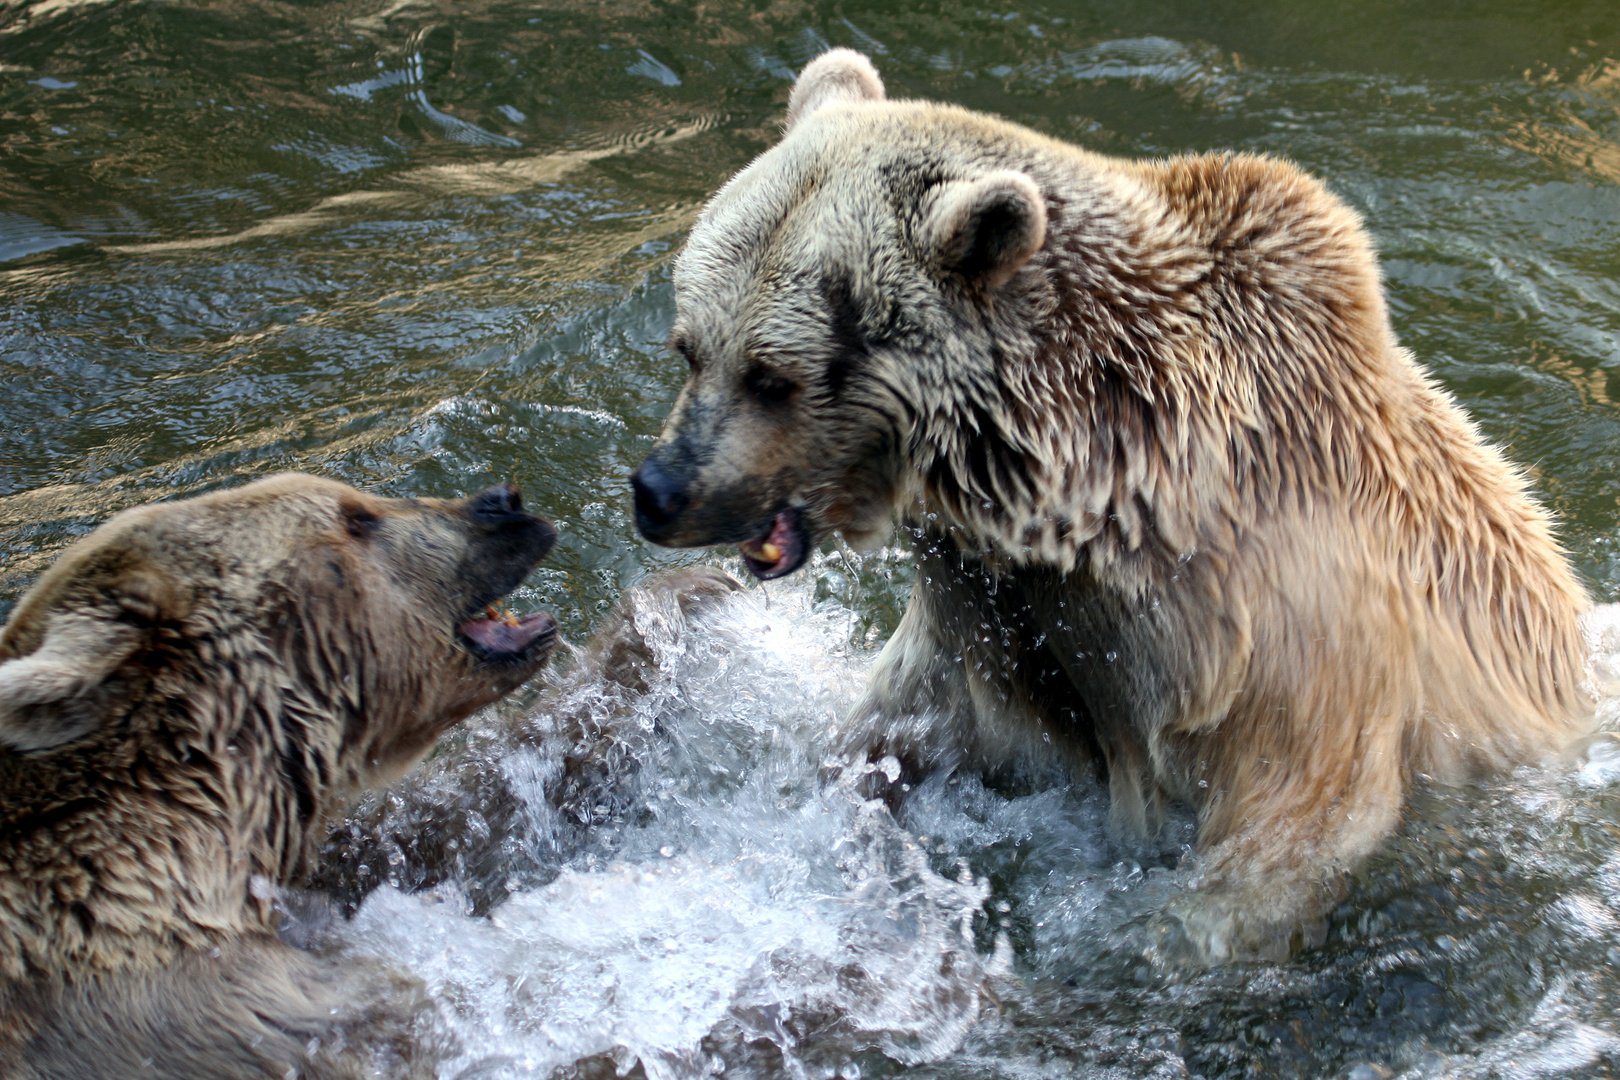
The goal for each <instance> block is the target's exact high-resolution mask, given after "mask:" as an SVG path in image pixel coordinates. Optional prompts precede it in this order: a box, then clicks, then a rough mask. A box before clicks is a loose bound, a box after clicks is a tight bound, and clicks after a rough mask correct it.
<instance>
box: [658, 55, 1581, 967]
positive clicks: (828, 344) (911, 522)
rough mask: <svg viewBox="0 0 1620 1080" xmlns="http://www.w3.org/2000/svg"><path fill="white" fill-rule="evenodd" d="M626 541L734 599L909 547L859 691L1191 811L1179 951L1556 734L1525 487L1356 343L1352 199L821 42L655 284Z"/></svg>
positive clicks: (934, 758)
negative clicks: (660, 424)
mask: <svg viewBox="0 0 1620 1080" xmlns="http://www.w3.org/2000/svg"><path fill="white" fill-rule="evenodd" d="M675 293H676V317H675V322H674V327H673V331H672V334H671V337H670V341H671V346H672V348H673V349H674V350H675V351H676V352H678V353H679V354H680V355H681V356H682V357H684V358H685V360H686V361H687V363H688V364H689V365H690V369H691V370H690V375H689V378H688V379H687V382H686V386H685V388H684V389H683V390H682V392H681V394H680V397H679V399H678V400H677V401H676V403H675V406H674V409H673V412H672V414H671V416H670V418H669V421H668V424H667V425H666V427H665V429H664V432H663V434H662V436H661V438H660V439H659V441H658V443H657V445H656V446H655V447H654V449H653V450H652V452H651V454H650V455H649V456H648V458H647V460H646V462H645V463H644V464H643V465H642V466H641V467H640V469H639V470H638V472H637V474H636V476H635V477H634V488H635V500H636V503H635V505H636V516H637V523H638V526H639V527H640V529H641V532H642V533H643V535H645V536H646V537H647V538H648V539H650V540H653V541H656V542H658V543H661V544H668V545H673V546H690V545H707V544H722V543H736V544H740V546H741V551H742V555H743V558H744V560H745V562H746V563H747V565H748V567H749V569H750V570H751V571H752V572H753V573H754V574H755V575H756V576H758V577H760V578H772V577H778V576H780V575H783V574H787V573H790V572H792V571H793V570H795V569H796V568H797V567H799V566H800V565H801V564H802V563H803V562H804V560H805V558H806V557H807V556H808V555H809V553H810V552H811V550H812V549H813V548H814V547H815V546H816V544H817V543H818V542H819V541H821V540H822V539H823V538H824V537H827V536H828V535H829V534H832V533H835V532H836V533H842V534H843V535H844V536H846V537H848V538H850V539H852V540H854V541H856V542H859V541H862V540H868V541H869V540H871V539H873V538H875V537H881V536H882V535H883V534H884V533H885V532H886V530H887V528H888V526H889V522H890V520H891V517H893V516H896V515H897V516H898V517H899V519H900V522H901V524H902V526H903V527H904V528H905V529H906V530H907V531H909V533H910V534H911V535H912V536H913V537H914V546H915V551H916V557H917V560H918V576H917V582H916V586H915V588H914V591H913V595H912V599H911V603H910V606H909V608H908V610H907V612H906V614H905V617H904V618H903V620H902V621H901V624H900V626H899V628H898V630H897V631H896V633H895V635H894V637H893V638H892V640H890V641H889V643H888V645H887V647H886V648H885V649H884V650H883V652H882V654H881V656H880V657H879V659H878V661H877V663H876V668H875V670H874V673H873V675H872V679H871V684H870V690H869V693H868V695H867V700H866V702H865V703H864V705H863V706H862V707H861V713H862V714H863V716H865V717H866V718H868V719H869V720H870V723H869V724H868V725H867V731H868V735H867V736H866V744H867V749H869V750H870V752H871V753H873V754H886V753H891V752H892V753H896V754H897V755H899V757H900V758H901V759H902V761H903V762H904V763H905V764H907V765H908V766H910V767H911V768H912V769H913V770H915V769H917V768H928V767H930V766H933V767H938V766H940V765H950V764H951V763H952V762H953V761H971V760H976V761H977V762H979V763H980V764H994V763H995V762H996V761H997V760H998V759H1000V758H1004V757H1005V756H1006V755H1007V754H1008V753H1009V752H1010V751H1011V750H1012V749H1013V748H1015V747H1019V746H1028V745H1030V744H1031V742H1032V741H1033V744H1034V745H1035V746H1037V747H1039V746H1042V745H1045V743H1046V742H1051V743H1052V744H1054V745H1056V746H1057V747H1060V748H1061V749H1062V750H1063V752H1064V753H1066V754H1067V755H1069V756H1070V758H1071V759H1073V760H1084V759H1088V758H1089V759H1091V760H1096V761H1099V762H1100V765H1101V767H1102V768H1103V769H1105V771H1106V775H1107V778H1108V784H1109V786H1110V789H1111V792H1112V802H1113V806H1114V810H1115V815H1116V817H1117V819H1118V820H1119V821H1120V822H1122V823H1124V824H1128V825H1130V826H1134V827H1135V828H1136V829H1138V830H1142V829H1151V828H1152V827H1153V825H1154V822H1155V821H1156V820H1157V817H1158V813H1159V810H1160V807H1161V806H1162V805H1163V803H1164V801H1165V800H1166V799H1174V800H1181V801H1183V802H1185V803H1187V804H1190V805H1191V806H1193V807H1194V808H1196V811H1197V814H1198V820H1199V834H1198V848H1199V851H1200V859H1199V862H1198V865H1199V867H1200V868H1201V869H1200V871H1199V874H1200V876H1199V878H1198V880H1199V881H1200V887H1199V888H1198V889H1197V890H1196V891H1195V892H1193V893H1190V894H1188V895H1186V896H1184V897H1183V898H1182V900H1181V902H1180V904H1179V909H1178V910H1179V917H1178V915H1177V914H1168V915H1167V916H1166V917H1165V920H1164V923H1163V924H1162V925H1161V929H1165V928H1168V929H1172V930H1184V931H1185V932H1186V934H1187V935H1188V937H1187V938H1186V939H1184V940H1186V941H1189V942H1190V944H1192V945H1193V946H1195V947H1196V949H1197V954H1196V955H1198V956H1200V957H1202V958H1203V959H1206V960H1216V961H1218V960H1221V959H1223V958H1227V957H1231V956H1238V955H1256V954H1259V955H1279V954H1281V953H1284V952H1287V951H1288V950H1289V949H1291V948H1293V947H1296V946H1297V945H1298V944H1299V942H1300V940H1301V932H1302V931H1303V932H1304V934H1305V939H1306V940H1308V939H1309V937H1310V935H1311V933H1312V932H1314V931H1315V930H1316V929H1317V928H1318V927H1319V924H1317V923H1316V922H1315V921H1314V920H1315V918H1316V916H1317V915H1319V914H1320V913H1321V912H1322V911H1323V910H1324V907H1325V906H1326V905H1327V904H1328V903H1329V902H1330V900H1331V898H1332V897H1334V896H1335V895H1337V893H1338V891H1339V889H1340V888H1341V886H1342V881H1343V877H1344V875H1345V873H1346V872H1347V871H1348V870H1350V869H1351V868H1353V867H1354V866H1355V865H1356V863H1357V862H1358V861H1359V860H1361V859H1362V858H1364V857H1365V856H1366V855H1367V854H1368V853H1369V852H1371V851H1372V850H1374V849H1375V848H1376V847H1377V846H1378V845H1379V843H1380V841H1381V840H1383V838H1384V837H1385V836H1387V835H1388V834H1389V832H1390V831H1391V830H1392V829H1393V828H1394V827H1395V826H1396V824H1397V822H1398V820H1399V817H1400V813H1401V809H1402V805H1403V800H1404V795H1405V791H1406V789H1407V788H1408V786H1409V785H1410V783H1411V782H1412V781H1413V779H1414V778H1415V777H1417V776H1419V775H1420V774H1421V775H1426V776H1430V777H1435V778H1437V779H1439V780H1442V781H1445V780H1456V779H1459V778H1461V777H1463V776H1465V775H1467V774H1468V773H1470V772H1471V771H1474V770H1476V769H1479V768H1487V769H1500V768H1502V767H1505V766H1508V765H1511V764H1513V763H1516V762H1527V761H1532V760H1535V759H1537V758H1538V757H1540V756H1541V755H1543V754H1546V753H1548V752H1550V751H1555V750H1558V749H1559V748H1562V747H1566V746H1567V745H1568V744H1570V743H1571V741H1572V740H1573V739H1575V738H1576V737H1578V736H1580V735H1581V734H1582V733H1583V732H1585V731H1587V730H1588V728H1589V726H1590V716H1591V703H1590V701H1589V700H1588V694H1587V692H1586V690H1585V689H1584V688H1583V685H1582V663H1583V647H1582V642H1581V636H1580V632H1579V630H1578V628H1577V625H1576V624H1577V616H1578V614H1579V613H1580V612H1581V611H1582V609H1583V608H1584V607H1585V606H1586V604H1587V599H1586V596H1585V593H1584V591H1583V589H1582V587H1581V585H1580V584H1579V583H1578V582H1577V581H1576V580H1575V578H1574V576H1573V575H1572V573H1571V571H1570V568H1569V566H1568V565H1567V563H1566V561H1565V559H1564V557H1563V555H1562V554H1561V552H1560V550H1559V547H1558V545H1557V543H1556V541H1555V539H1554V537H1553V532H1552V527H1551V523H1550V522H1549V519H1548V516H1547V514H1546V513H1545V512H1544V511H1543V510H1542V509H1541V508H1540V507H1539V506H1538V505H1537V504H1536V503H1535V501H1534V500H1533V499H1532V498H1531V496H1530V495H1529V493H1528V492H1527V490H1526V489H1527V485H1526V482H1525V478H1524V476H1523V475H1522V474H1521V473H1520V472H1519V471H1518V470H1516V469H1515V468H1514V467H1513V466H1512V465H1510V464H1509V463H1508V462H1507V461H1505V460H1504V459H1503V457H1502V455H1501V454H1500V453H1499V452H1498V451H1497V450H1495V449H1494V448H1493V447H1491V446H1489V445H1488V444H1486V443H1485V442H1484V441H1483V440H1482V439H1481V437H1480V435H1479V433H1478V431H1477V430H1476V429H1475V427H1474V426H1473V424H1472V423H1470V422H1469V420H1468V418H1467V417H1466V416H1465V415H1464V414H1463V413H1462V411H1461V410H1460V409H1459V408H1458V407H1457V405H1456V404H1455V403H1454V402H1453V400H1452V399H1451V397H1450V396H1449V395H1448V394H1447V393H1446V392H1445V391H1443V390H1441V389H1440V388H1439V387H1437V386H1436V385H1435V384H1434V382H1433V381H1432V380H1431V379H1430V378H1429V377H1428V376H1427V375H1426V374H1425V373H1424V371H1423V369H1422V368H1421V367H1420V366H1419V365H1418V364H1417V363H1416V362H1415V361H1414V359H1413V358H1412V356H1411V354H1410V353H1408V352H1407V351H1406V350H1405V349H1403V348H1402V347H1401V346H1400V345H1399V344H1398V343H1397V342H1396V340H1395V337H1394V334H1393V332H1392V331H1391V328H1390V324H1389V318H1388V314H1387V312H1386V309H1385V304H1384V298H1383V295H1382V291H1381V286H1380V281H1379V269H1378V264H1377V261H1376V259H1375V257H1374V254H1373V251H1372V247H1371V245H1370V243H1369V242H1368V238H1367V236H1366V234H1365V232H1364V231H1363V229H1362V227H1361V224H1360V222H1359V220H1358V218H1357V216H1356V214H1355V213H1354V212H1353V211H1352V210H1350V209H1349V208H1348V207H1346V206H1345V205H1344V204H1343V203H1342V202H1340V201H1339V200H1338V199H1337V198H1335V197H1334V196H1333V195H1332V194H1331V193H1330V192H1329V191H1328V190H1327V189H1326V188H1325V187H1323V185H1322V184H1321V183H1320V182H1318V181H1316V180H1314V179H1312V178H1311V177H1310V176H1307V175H1306V174H1305V173H1303V172H1301V171H1300V170H1299V169H1297V168H1295V167H1294V166H1292V165H1290V164H1287V163H1286V162H1282V161H1278V160H1275V159H1270V158H1265V157H1256V156H1250V155H1244V154H1210V155H1201V156H1185V157H1174V158H1169V159H1165V160H1159V161H1122V160H1117V159H1113V158H1108V157H1104V156H1101V155H1098V154H1094V153H1090V152H1087V151H1085V150H1081V149H1079V148H1077V147H1074V146H1070V145H1068V144H1066V143H1062V142H1059V141H1057V140H1054V139H1050V138H1047V137H1045V136H1043V135H1040V134H1038V133H1036V132H1033V131H1030V130H1028V129H1025V128H1022V127H1018V126H1016V125H1014V124H1010V123H1005V122H1002V121H1000V120H998V119H995V118H993V117H989V116H984V115H980V114H977V113H973V112H969V111H967V110H964V109H961V108H955V107H952V106H949V105H938V104H932V103H928V102H922V101H888V100H885V98H884V94H883V87H882V83H881V82H880V80H879V78H878V75H877V73H876V72H875V71H874V70H873V68H872V66H871V64H870V63H869V62H868V61H867V60H866V59H865V58H864V57H862V56H860V55H859V54H856V53H853V52H850V51H848V50H834V51H832V52H829V53H827V54H825V55H823V56H822V57H820V58H819V59H817V60H816V61H814V62H813V63H811V64H810V65H809V66H808V67H807V68H806V69H805V70H804V72H803V73H802V75H801V76H800V77H799V79H798V81H797V83H796V84H795V86H794V89H793V92H792V96H791V100H790V103H789V106H788V118H787V127H786V132H785V134H784V137H783V138H782V140H781V142H780V143H779V144H778V145H776V146H775V147H773V148H772V149H770V150H768V151H766V152H765V153H764V154H762V155H760V157H759V158H758V159H756V160H755V161H754V162H753V163H752V164H750V165H749V166H748V167H747V168H746V169H744V170H743V171H742V172H741V173H739V174H738V175H737V176H736V177H734V178H733V179H732V180H731V181H730V182H729V183H727V184H726V185H725V187H723V188H722V189H721V190H720V192H719V193H718V194H716V195H715V196H714V198H713V199H712V201H711V202H710V203H709V204H708V206H707V207H706V208H705V209H704V211H703V213H702V215H701V216H700V218H699V220H698V221H697V223H696V224H695V225H694V227H693V229H692V232H691V235H690V237H689V239H688V241H687V243H686V246H685V249H684V250H683V251H682V253H681V254H680V256H679V261H678V262H677V264H676V271H675Z"/></svg>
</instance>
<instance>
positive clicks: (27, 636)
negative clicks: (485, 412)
mask: <svg viewBox="0 0 1620 1080" xmlns="http://www.w3.org/2000/svg"><path fill="white" fill-rule="evenodd" d="M553 540H554V534H553V532H552V530H551V527H550V526H549V525H548V524H547V523H546V522H545V521H543V520H541V519H540V518H538V517H535V516H533V515H532V514H528V513H526V512H524V510H523V508H522V505H521V503H520V501H519V499H518V495H517V491H516V489H515V488H511V487H509V486H502V487H496V488H491V489H490V490H488V491H486V492H484V493H483V494H481V495H477V496H474V497H472V498H470V499H465V500H458V501H453V502H444V501H439V500H433V499H422V500H403V499H382V498H375V497H371V496H368V495H364V494H362V493H360V492H358V491H355V490H353V489H351V488H348V487H345V486H343V485H342V484H338V483H334V482H331V481H327V480H319V479H316V478H315V477H311V476H299V475H285V476H279V477H273V478H270V479H267V480H262V481H259V482H257V483H253V484H248V485H246V486H244V487H240V488H234V489H231V490H228V491H223V492H218V493H215V494H212V495H207V496H204V497H202V498H198V499H192V500H188V501H184V502H173V503H164V504H159V505H154V506H146V507H140V508H137V509H134V510H130V511H127V512H125V513H123V514H120V515H119V516H118V517H116V518H114V519H112V520H111V521H109V522H108V523H107V524H105V525H103V526H102V527H101V528H100V529H98V530H96V532H94V533H92V534H91V535H90V536H89V537H88V538H87V539H85V540H82V541H80V542H79V543H77V544H75V545H74V546H73V547H72V548H70V549H69V550H68V551H67V552H65V553H64V554H63V555H62V557H61V558H60V559H58V560H57V562H56V564H55V565H54V566H53V567H52V568H51V569H50V570H49V571H48V572H47V573H46V574H45V575H44V576H43V577H42V578H40V580H39V581H38V582H37V583H36V584H35V585H34V587H33V588H32V589H31V590H30V591H29V592H28V594H27V595H25V596H24V597H23V599H22V600H21V601H20V602H19V603H18V605H17V607H16V609H15V610H14V611H13V613H12V616H11V620H10V622H9V623H7V625H6V628H5V632H4V635H3V636H0V1075H4V1076H6V1077H8V1078H9V1077H27V1078H38V1080H42V1078H46V1077H62V1078H67V1077H72V1078H98V1080H100V1078H106V1080H112V1078H118V1080H123V1078H126V1077H136V1076H173V1077H187V1078H203V1077H209V1078H222V1077H277V1078H279V1077H283V1076H292V1075H299V1076H304V1077H359V1076H373V1075H386V1076H431V1075H433V1064H432V1062H431V1061H430V1060H427V1054H426V1052H425V1051H422V1050H420V1049H419V1048H417V1047H415V1045H414V1043H413V1041H412V1038H411V1032H412V1029H413V1024H414V1021H415V1018H416V1016H417V1013H418V1010H419V1009H420V1007H421V1006H422V999H421V997H420V995H419V993H418V992H417V991H418V989H419V988H413V986H412V985H411V984H410V983H409V981H408V980H403V979H394V978H392V977H391V976H390V975H389V974H388V973H387V972H385V971H366V970H357V969H355V967H354V966H353V965H352V964H349V965H339V964H336V963H333V962H331V961H328V960H325V959H323V958H321V957H319V956H317V955H314V954H312V953H306V952H303V951H300V950H298V949H294V948H292V947H291V946H289V945H287V944H284V943H283V942H282V941H281V940H279V939H278V936H277V932H278V929H279V923H280V919H281V913H280V912H279V911H278V910H277V909H276V904H275V901H276V899H277V896H278V894H279V892H280V889H279V887H280V886H285V885H294V884H297V883H299V882H300V881H301V880H302V879H304V878H305V877H306V876H307V875H308V874H309V873H310V871H311V870H312V868H313V867H312V863H313V861H314V858H315V856H316V853H317V851H318V848H319V845H320V843H321V842H322V841H323V840H324V839H325V837H326V831H325V825H326V820H327V818H328V817H329V816H330V815H331V814H333V813H334V812H336V811H339V810H341V809H342V808H343V807H344V806H345V805H346V803H347V802H348V800H350V799H351V798H353V797H354V796H355V795H356V794H358V793H359V790H360V789H361V788H363V787H366V786H370V785H375V784H378V783H383V782H387V781H389V780H393V779H395V778H397V777H398V776H399V775H400V774H402V773H403V772H404V771H405V770H406V769H408V768H410V766H412V765H413V764H415V763H416V762H417V761H418V760H419V759H420V758H421V757H422V756H423V755H424V754H426V753H427V751H428V750H429V749H430V748H432V746H433V745H434V743H435V742H436V741H437V740H438V738H439V736H440V735H441V734H442V733H443V732H444V731H445V730H446V729H447V728H449V727H450V726H451V725H453V724H455V723H456V722H457V721H459V720H461V719H463V718H464V717H466V716H468V715H469V714H470V713H472V712H473V711H474V710H475V709H478V708H479V707H481V706H483V705H486V704H488V703H490V702H492V701H494V700H495V699H497V698H499V697H500V696H501V695H503V694H505V693H507V692H508V691H510V690H512V689H515V688H516V687H517V686H518V685H520V684H521V683H522V682H524V681H525V680H526V679H527V678H528V677H529V676H531V675H532V674H534V672H535V671H536V670H538V669H539V668H540V666H541V665H542V664H543V663H545V661H546V658H547V656H548V655H549V653H550V652H551V650H552V645H553V642H554V640H555V637H556V622H555V620H553V619H552V617H551V616H549V615H546V614H535V615H530V616H527V617H525V618H522V619H518V618H514V617H510V616H506V617H497V618H491V617H489V616H488V615H487V614H486V613H485V608H486V605H489V604H491V603H493V602H494V601H496V600H498V599H499V598H500V597H501V596H503V595H504V594H506V593H507V592H509V591H510V590H511V589H513V588H515V587H516V586H517V585H518V584H519V583H520V582H522V580H523V579H524V577H525V576H526V575H527V574H528V573H529V571H530V570H531V569H533V567H534V565H535V564H536V563H537V562H538V561H539V560H540V559H541V558H542V557H543V556H544V555H545V554H546V552H547V551H548V550H549V549H550V548H551V545H552V543H553Z"/></svg>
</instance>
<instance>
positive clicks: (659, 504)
mask: <svg viewBox="0 0 1620 1080" xmlns="http://www.w3.org/2000/svg"><path fill="white" fill-rule="evenodd" d="M630 486H631V487H632V488H634V489H635V492H636V528H638V529H640V530H641V535H642V536H645V537H646V538H647V539H649V540H656V539H657V538H658V537H657V534H659V533H661V532H663V531H664V530H666V529H667V528H668V527H669V525H670V523H671V522H673V521H674V520H675V519H676V518H677V517H678V516H680V512H681V511H682V510H685V509H686V504H687V502H689V501H690V500H688V499H687V497H686V492H685V490H684V485H682V484H681V483H679V482H678V481H677V480H676V479H675V478H674V477H673V476H671V475H670V474H669V473H667V472H665V471H664V470H663V469H662V468H661V467H660V466H659V465H658V463H657V462H656V461H653V460H651V459H649V460H647V461H643V462H642V463H641V468H639V469H637V470H636V471H635V472H634V473H632V474H631V476H630Z"/></svg>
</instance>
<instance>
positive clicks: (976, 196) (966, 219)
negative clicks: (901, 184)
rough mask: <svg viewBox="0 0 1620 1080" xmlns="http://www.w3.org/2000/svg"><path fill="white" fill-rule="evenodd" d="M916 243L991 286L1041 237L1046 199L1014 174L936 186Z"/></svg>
mask: <svg viewBox="0 0 1620 1080" xmlns="http://www.w3.org/2000/svg"><path fill="white" fill-rule="evenodd" d="M919 239H920V246H921V247H922V249H923V251H924V252H925V254H927V255H928V256H930V257H931V258H933V259H934V261H935V262H936V263H938V265H939V266H940V267H941V268H942V269H944V270H948V271H950V272H952V273H956V274H960V275H962V277H964V278H966V279H967V280H968V281H970V282H976V283H979V284H982V285H983V286H984V287H985V288H987V289H996V288H999V287H1000V286H1001V285H1003V284H1004V283H1005V282H1006V281H1007V279H1008V278H1010V277H1012V276H1013V273H1014V272H1015V271H1017V269H1018V268H1019V267H1020V266H1023V265H1024V263H1026V262H1028V261H1029V257H1030V256H1031V255H1033V254H1035V253H1036V252H1037V251H1039V250H1040V249H1041V244H1043V243H1044V242H1045V241H1046V200H1045V199H1044V198H1043V197H1042V196H1041V190H1040V188H1038V187H1036V186H1035V181H1033V180H1031V179H1030V178H1029V177H1027V176H1025V175H1024V174H1023V173H1018V172H1011V171H1005V172H994V173H991V174H990V175H988V176H984V177H981V178H979V179H978V180H963V181H956V182H953V183H948V184H945V185H943V186H942V189H941V190H940V192H939V194H938V195H937V196H936V197H935V200H934V205H933V206H932V207H930V208H929V211H928V214H927V217H926V219H925V220H924V221H923V226H922V230H921V236H920V237H919Z"/></svg>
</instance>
